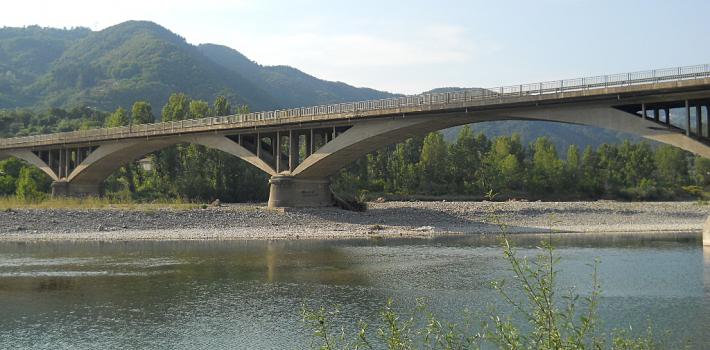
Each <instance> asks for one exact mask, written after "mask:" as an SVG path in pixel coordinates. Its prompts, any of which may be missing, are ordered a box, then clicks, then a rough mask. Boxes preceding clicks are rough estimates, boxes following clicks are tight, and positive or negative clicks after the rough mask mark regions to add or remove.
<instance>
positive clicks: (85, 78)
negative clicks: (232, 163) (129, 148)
mask: <svg viewBox="0 0 710 350" xmlns="http://www.w3.org/2000/svg"><path fill="white" fill-rule="evenodd" d="M173 92H184V93H186V94H188V95H190V96H192V97H193V98H197V99H203V100H208V101H212V100H214V98H215V97H216V96H217V95H224V96H226V97H227V98H228V99H229V100H230V101H231V102H232V105H241V104H246V105H248V106H249V107H250V108H251V109H252V110H266V109H277V108H282V107H288V106H302V105H315V104H322V103H329V102H338V101H351V100H362V99H373V98H382V97H386V96H390V94H388V93H385V92H380V91H376V90H372V89H360V88H355V87H352V86H349V85H346V84H344V83H335V82H328V81H324V80H320V79H317V78H314V77H312V76H310V75H307V74H305V73H303V72H301V71H298V70H296V69H293V68H290V67H283V66H278V67H265V66H260V65H258V64H256V63H254V62H252V61H250V60H249V59H247V58H246V57H244V56H243V55H242V54H240V53H239V52H237V51H235V50H232V49H229V48H226V47H223V46H217V45H202V46H200V47H198V46H194V45H191V44H189V43H187V42H186V41H185V39H184V38H182V37H180V36H178V35H176V34H174V33H172V32H170V31H169V30H167V29H165V28H163V27H161V26H159V25H157V24H155V23H152V22H142V21H129V22H124V23H121V24H118V25H116V26H113V27H110V28H106V29H104V30H101V31H97V32H92V31H90V30H89V29H85V28H79V29H70V30H61V29H50V28H40V27H36V26H34V27H27V28H2V29H0V108H6V109H7V108H17V107H32V108H39V109H42V108H48V107H76V106H81V105H87V106H91V107H96V108H98V109H101V110H109V111H110V110H114V109H116V108H117V107H119V106H123V107H124V108H125V107H130V106H131V104H133V102H135V101H137V100H147V101H148V102H150V103H151V104H152V105H153V107H154V108H155V109H156V110H160V108H161V107H162V105H163V104H165V103H166V101H167V99H168V96H169V95H170V94H171V93H173Z"/></svg>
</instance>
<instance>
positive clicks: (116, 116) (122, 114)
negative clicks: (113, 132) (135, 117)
mask: <svg viewBox="0 0 710 350" xmlns="http://www.w3.org/2000/svg"><path fill="white" fill-rule="evenodd" d="M129 123H130V120H129V119H128V114H126V110H125V109H123V108H122V107H118V108H117V109H116V111H115V112H113V113H111V115H109V116H108V118H107V119H106V127H107V128H115V127H119V126H127V125H128V124H129Z"/></svg>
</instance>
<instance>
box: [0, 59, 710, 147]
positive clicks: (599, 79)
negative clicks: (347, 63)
mask: <svg viewBox="0 0 710 350" xmlns="http://www.w3.org/2000/svg"><path fill="white" fill-rule="evenodd" d="M708 77H710V65H708V64H704V65H696V66H686V67H676V68H667V69H656V70H651V71H641V72H632V73H622V74H610V75H601V76H595V77H586V78H575V79H567V80H555V81H547V82H539V83H532V84H520V85H511V86H503V87H497V88H489V89H482V88H474V89H465V90H459V91H452V92H442V93H430V94H421V95H411V96H401V97H393V98H387V99H380V100H369V101H358V102H347V103H337V104H331V105H321V106H311V107H300V108H292V109H285V110H276V111H264V112H253V113H248V114H237V115H230V116H226V117H208V118H201V119H188V120H180V121H170V122H160V123H153V124H140V125H131V126H124V127H116V128H101V129H90V130H80V131H70V132H62V133H55V134H44V135H32V136H22V137H13V138H8V139H0V148H12V147H23V146H25V145H27V146H31V145H35V144H39V143H63V142H72V143H81V142H88V141H92V140H96V139H102V140H110V139H121V138H127V137H144V136H155V135H165V134H172V133H184V132H191V131H199V130H201V129H204V128H205V127H209V126H213V125H222V124H226V125H231V126H234V127H239V124H244V123H250V122H259V121H270V120H284V121H288V119H290V118H300V117H320V116H327V115H334V114H354V115H357V114H361V113H365V112H370V111H378V110H390V109H398V108H407V107H422V106H431V105H445V104H449V103H467V102H474V101H483V100H496V101H501V102H502V101H503V100H504V99H506V98H516V97H520V96H531V95H546V94H560V93H564V92H570V91H580V90H595V89H604V88H610V87H619V86H629V85H639V84H648V83H659V82H666V81H679V80H688V79H702V78H708Z"/></svg>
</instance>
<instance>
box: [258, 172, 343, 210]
mask: <svg viewBox="0 0 710 350" xmlns="http://www.w3.org/2000/svg"><path fill="white" fill-rule="evenodd" d="M332 205H333V198H332V195H331V193H330V180H328V179H299V178H296V177H293V176H289V175H274V176H272V177H271V179H270V180H269V208H281V207H328V206H332Z"/></svg>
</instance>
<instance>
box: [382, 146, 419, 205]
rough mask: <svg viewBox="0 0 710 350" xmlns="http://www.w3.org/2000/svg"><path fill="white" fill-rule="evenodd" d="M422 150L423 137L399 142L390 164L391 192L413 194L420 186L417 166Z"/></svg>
mask: <svg viewBox="0 0 710 350" xmlns="http://www.w3.org/2000/svg"><path fill="white" fill-rule="evenodd" d="M421 152H422V139H420V138H410V139H407V140H406V141H404V142H403V143H400V144H398V145H397V146H396V147H395V149H394V152H393V153H392V157H391V160H390V162H389V165H388V167H387V168H388V173H389V174H390V178H391V179H392V180H391V188H388V189H387V190H388V191H390V192H395V193H401V194H411V193H413V192H414V191H415V190H416V189H417V187H418V186H419V177H418V176H416V174H417V170H416V166H417V163H419V159H420V158H421Z"/></svg>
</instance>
